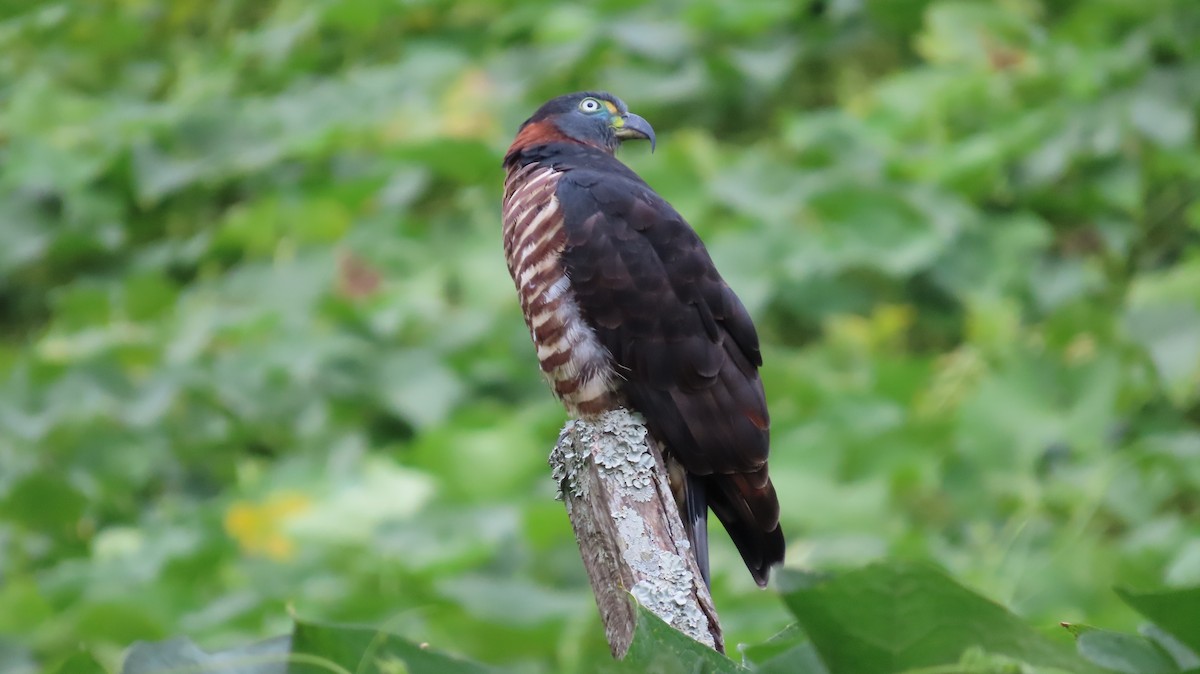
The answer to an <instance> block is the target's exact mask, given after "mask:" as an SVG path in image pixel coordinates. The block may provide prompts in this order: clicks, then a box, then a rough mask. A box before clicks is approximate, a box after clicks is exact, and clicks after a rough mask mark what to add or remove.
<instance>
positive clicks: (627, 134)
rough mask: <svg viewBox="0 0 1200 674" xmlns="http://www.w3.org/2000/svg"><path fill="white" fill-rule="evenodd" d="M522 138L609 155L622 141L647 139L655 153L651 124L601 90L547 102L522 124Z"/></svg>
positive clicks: (567, 95)
mask: <svg viewBox="0 0 1200 674" xmlns="http://www.w3.org/2000/svg"><path fill="white" fill-rule="evenodd" d="M522 136H525V137H527V138H528V139H529V140H533V138H538V137H540V138H544V139H545V140H547V141H549V140H570V141H575V142H577V143H583V144H585V145H591V146H592V147H596V148H600V149H602V150H605V151H607V152H610V153H611V152H614V151H615V150H616V149H617V146H619V145H620V144H621V141H625V140H631V139H637V140H648V141H650V151H651V152H653V151H654V129H653V128H652V127H651V126H650V123H649V122H647V121H646V120H645V119H642V118H641V117H640V116H639V115H635V114H633V113H632V112H629V108H628V107H626V105H625V103H623V102H622V101H621V99H619V98H617V97H616V96H613V95H612V94H609V93H606V92H602V91H582V92H579V93H574V94H566V95H565V96H559V97H558V98H552V99H550V100H549V101H547V102H546V103H545V104H544V105H542V107H540V108H538V111H537V112H535V113H533V116H532V117H530V118H529V119H528V120H527V121H526V122H525V123H524V124H523V125H521V132H520V133H519V134H518V135H517V137H518V140H520V139H521V137H522ZM556 137H557V138H556ZM514 145H515V144H514Z"/></svg>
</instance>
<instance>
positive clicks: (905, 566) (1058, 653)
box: [780, 562, 1093, 674]
mask: <svg viewBox="0 0 1200 674" xmlns="http://www.w3.org/2000/svg"><path fill="white" fill-rule="evenodd" d="M780 581H781V586H782V587H784V588H785V594H784V600H785V601H786V602H787V605H788V608H790V609H791V611H792V613H794V614H795V616H796V618H797V620H799V622H800V625H801V626H802V627H803V628H804V631H805V632H806V633H807V634H808V636H809V638H810V639H812V643H813V645H814V646H815V647H816V649H817V652H818V653H819V654H820V655H821V659H822V660H823V661H824V662H825V664H826V666H827V667H828V668H829V671H830V672H832V673H833V674H841V673H843V672H845V673H846V674H851V673H856V672H897V671H902V670H905V669H914V668H921V667H934V666H938V665H952V664H955V663H959V662H960V658H961V657H962V656H963V654H964V653H965V652H966V651H967V650H968V649H971V648H975V649H982V650H983V651H986V652H987V653H990V654H994V655H1002V656H1007V657H1009V658H1013V659H1015V660H1019V661H1021V662H1026V663H1029V664H1032V665H1039V666H1046V667H1057V668H1061V669H1065V670H1068V671H1075V672H1085V671H1093V669H1092V668H1091V667H1090V666H1089V665H1087V664H1086V663H1084V662H1083V661H1082V660H1080V659H1079V658H1078V657H1077V656H1076V655H1075V654H1074V653H1071V652H1070V649H1069V647H1067V646H1066V645H1065V644H1061V645H1060V644H1057V643H1055V642H1053V641H1050V640H1049V639H1047V638H1046V637H1044V636H1043V635H1042V634H1040V633H1039V632H1037V631H1036V630H1034V629H1033V628H1032V627H1030V626H1028V625H1026V624H1024V623H1023V622H1021V621H1020V619H1018V618H1017V617H1016V616H1014V615H1012V614H1011V613H1009V612H1008V611H1006V610H1005V609H1004V608H1003V607H1001V606H999V605H998V604H995V603H993V602H991V601H989V600H987V599H984V598H983V597H980V596H979V595H977V594H975V593H973V592H971V591H970V590H968V589H966V588H964V587H963V586H961V585H959V584H958V583H956V582H954V581H953V580H951V579H950V578H949V577H947V576H946V575H944V574H943V573H941V572H940V571H936V570H934V569H932V568H930V567H927V566H923V565H917V564H909V563H903V562H899V563H885V564H875V565H872V566H868V567H866V568H863V569H860V570H857V571H852V572H849V573H846V574H842V575H839V576H836V577H832V578H822V577H816V576H811V575H806V574H800V573H796V572H787V573H784V574H783V575H782V576H781V579H780Z"/></svg>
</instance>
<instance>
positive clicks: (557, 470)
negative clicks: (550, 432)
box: [550, 419, 590, 501]
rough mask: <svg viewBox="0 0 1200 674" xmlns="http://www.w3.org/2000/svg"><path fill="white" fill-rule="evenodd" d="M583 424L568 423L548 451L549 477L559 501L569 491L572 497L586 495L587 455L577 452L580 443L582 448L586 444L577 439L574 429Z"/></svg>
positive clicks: (584, 432) (586, 430) (576, 421)
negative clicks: (556, 490) (556, 489)
mask: <svg viewBox="0 0 1200 674" xmlns="http://www.w3.org/2000/svg"><path fill="white" fill-rule="evenodd" d="M583 423H585V422H582V421H579V420H576V419H573V420H571V421H568V422H567V423H566V425H565V426H563V429H562V431H560V432H559V434H558V442H556V443H554V449H552V450H550V476H551V477H552V478H553V479H554V484H555V486H557V487H558V494H557V496H555V498H557V499H558V500H559V501H562V500H563V491H564V490H568V491H570V493H571V495H572V496H575V497H583V496H586V495H587V480H586V479H585V476H586V475H587V465H586V463H585V462H586V460H587V454H586V452H580V451H579V450H578V447H579V445H580V444H581V443H582V444H584V446H586V445H587V443H585V442H583V438H582V437H577V434H576V432H575V428H576V426H577V425H578V424H583ZM589 430H590V429H588V428H584V429H583V432H582V433H581V434H580V435H583V434H586V433H587V432H588V431H589Z"/></svg>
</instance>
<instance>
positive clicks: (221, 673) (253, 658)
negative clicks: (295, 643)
mask: <svg viewBox="0 0 1200 674" xmlns="http://www.w3.org/2000/svg"><path fill="white" fill-rule="evenodd" d="M290 641H291V640H290V639H289V638H288V637H275V638H274V639H267V640H266V641H260V642H258V643H255V644H251V645H249V646H243V647H241V648H231V649H229V650H227V651H219V652H216V653H207V652H205V651H204V650H202V649H201V648H200V647H199V646H197V645H196V644H194V643H192V641H191V640H190V639H185V638H183V637H174V638H172V639H167V640H166V641H156V642H147V641H139V642H137V643H135V644H133V645H132V646H130V647H129V654H128V655H127V656H126V657H125V665H124V666H123V667H122V668H121V674H169V673H171V672H187V673H188V674H286V672H287V663H288V655H287V653H288V644H289V643H290Z"/></svg>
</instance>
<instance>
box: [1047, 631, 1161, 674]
mask: <svg viewBox="0 0 1200 674" xmlns="http://www.w3.org/2000/svg"><path fill="white" fill-rule="evenodd" d="M1064 627H1066V628H1067V631H1069V632H1070V633H1071V634H1073V635H1075V645H1076V648H1077V649H1078V650H1079V654H1080V655H1082V656H1083V657H1084V658H1087V660H1088V661H1089V662H1093V663H1095V664H1097V665H1100V666H1101V667H1103V668H1105V669H1106V670H1110V671H1114V672H1122V674H1172V673H1173V672H1178V671H1179V667H1178V666H1176V664H1175V663H1174V662H1173V661H1172V660H1171V658H1170V657H1168V655H1167V654H1166V653H1165V652H1163V650H1162V649H1160V648H1159V647H1158V646H1157V645H1156V644H1155V643H1154V642H1152V641H1150V640H1149V639H1146V638H1144V637H1140V636H1136V635H1133V634H1122V633H1120V632H1110V631H1108V630H1101V629H1096V628H1095V627H1091V626H1088V625H1075V624H1072V625H1064Z"/></svg>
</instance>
